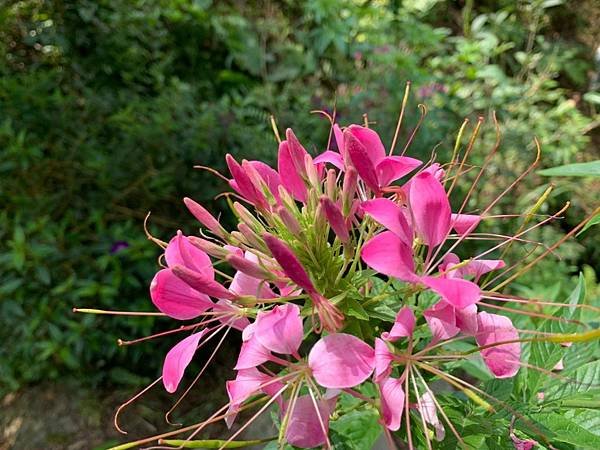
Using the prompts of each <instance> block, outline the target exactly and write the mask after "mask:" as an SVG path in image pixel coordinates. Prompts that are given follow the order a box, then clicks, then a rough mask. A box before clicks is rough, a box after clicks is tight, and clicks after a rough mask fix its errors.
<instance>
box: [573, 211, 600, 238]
mask: <svg viewBox="0 0 600 450" xmlns="http://www.w3.org/2000/svg"><path fill="white" fill-rule="evenodd" d="M599 223H600V213H598V214H596V215H595V216H594V217H592V218H591V219H590V220H588V222H587V223H586V224H585V225H584V227H583V228H582V229H581V231H579V233H577V236H579V235H580V234H583V233H584V232H585V231H587V230H588V228H591V227H593V226H594V225H598V224H599Z"/></svg>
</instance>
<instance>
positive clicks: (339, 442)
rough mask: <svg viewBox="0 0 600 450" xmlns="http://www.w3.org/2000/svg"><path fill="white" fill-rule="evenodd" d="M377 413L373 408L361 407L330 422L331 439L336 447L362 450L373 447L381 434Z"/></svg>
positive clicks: (346, 449)
mask: <svg viewBox="0 0 600 450" xmlns="http://www.w3.org/2000/svg"><path fill="white" fill-rule="evenodd" d="M378 421H379V414H378V413H377V412H376V411H375V410H373V409H362V410H360V411H352V412H350V413H348V414H344V415H343V416H342V417H340V418H339V419H337V420H334V421H332V422H330V425H329V428H330V430H331V435H330V437H331V441H332V444H334V446H335V447H336V448H340V449H342V448H343V449H345V450H364V449H366V448H373V445H375V441H377V439H378V438H379V435H380V434H381V426H380V425H379V422H378Z"/></svg>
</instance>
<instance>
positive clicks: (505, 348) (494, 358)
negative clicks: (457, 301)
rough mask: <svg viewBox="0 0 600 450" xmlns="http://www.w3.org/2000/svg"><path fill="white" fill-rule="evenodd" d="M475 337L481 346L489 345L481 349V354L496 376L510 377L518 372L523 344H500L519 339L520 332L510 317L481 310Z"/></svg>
mask: <svg viewBox="0 0 600 450" xmlns="http://www.w3.org/2000/svg"><path fill="white" fill-rule="evenodd" d="M475 338H476V340H477V344H478V345H479V346H481V347H484V346H489V347H487V348H484V349H483V350H481V356H482V357H483V361H484V362H485V364H486V365H487V366H488V368H489V369H490V371H491V372H492V373H493V374H494V376H495V377H496V378H510V377H513V376H515V375H516V374H517V372H518V370H519V367H520V357H521V345H520V344H519V342H509V343H506V344H499V343H500V342H506V341H516V340H518V339H519V333H518V332H517V330H516V328H515V327H514V326H513V324H512V322H511V321H510V319H509V318H508V317H504V316H499V315H497V314H489V313H486V312H480V313H479V314H478V315H477V335H476V337H475ZM496 344H498V345H496Z"/></svg>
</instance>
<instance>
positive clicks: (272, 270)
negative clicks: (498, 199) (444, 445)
mask: <svg viewBox="0 0 600 450" xmlns="http://www.w3.org/2000/svg"><path fill="white" fill-rule="evenodd" d="M332 129H333V136H334V138H335V141H336V144H337V149H339V151H335V150H332V149H330V148H329V146H328V149H327V150H326V151H325V152H323V153H322V154H320V155H319V156H317V157H316V158H313V157H312V156H311V155H310V154H309V153H308V152H307V151H306V150H305V148H304V147H303V146H302V145H301V144H300V142H299V141H298V139H297V138H296V136H295V135H294V133H293V132H292V131H291V130H289V129H288V130H287V132H286V139H285V140H283V141H282V142H281V143H280V145H279V152H278V164H277V169H274V168H272V167H270V166H269V165H267V164H265V163H263V162H261V161H246V160H244V161H242V162H241V163H240V162H238V161H236V160H235V159H234V158H233V157H232V156H231V155H227V158H226V160H227V165H228V167H229V171H230V173H231V179H229V185H230V186H231V188H232V189H233V191H234V193H232V194H231V195H230V200H231V201H230V204H231V206H232V209H233V212H234V214H235V216H236V217H237V219H238V225H237V229H236V230H233V231H228V230H226V229H225V228H224V227H223V226H222V225H221V224H220V223H219V221H218V220H217V219H216V218H215V217H214V216H213V215H212V214H211V213H210V212H209V211H208V210H207V209H205V208H204V207H202V206H201V205H199V204H198V203H196V202H194V201H193V200H190V199H187V198H186V199H185V204H186V206H187V207H188V209H189V210H190V212H191V213H192V214H193V215H194V216H195V217H196V219H198V221H199V222H200V223H201V224H202V226H203V230H202V235H201V237H200V236H185V235H183V234H182V233H181V232H178V233H177V235H176V236H175V237H173V238H172V239H171V241H170V242H169V243H168V245H166V247H165V249H164V262H165V268H163V269H162V270H160V271H159V272H158V273H157V274H156V276H155V277H154V280H153V281H152V284H151V287H150V294H151V298H152V301H153V303H154V305H155V306H156V307H157V308H158V309H159V310H160V311H161V312H162V313H164V314H166V315H168V316H170V317H172V318H173V319H176V320H180V321H189V320H192V319H197V318H202V319H201V321H200V322H194V323H192V324H191V325H185V326H183V327H182V328H180V330H184V331H185V330H189V331H190V332H191V334H190V335H189V336H187V337H186V338H185V339H183V340H181V341H180V342H179V343H178V344H176V345H175V346H174V347H173V348H172V349H171V350H170V351H169V352H168V354H167V356H166V358H165V361H164V366H163V374H162V382H163V384H164V387H165V389H166V390H167V391H168V392H170V393H173V392H175V391H177V389H178V387H179V385H180V384H181V381H182V379H183V377H184V373H185V370H186V368H187V367H188V365H189V364H190V362H191V361H192V359H193V358H194V354H195V353H196V351H197V349H198V348H200V347H202V346H203V345H205V343H206V342H208V341H210V340H211V339H213V338H214V336H216V335H217V334H218V333H221V332H222V333H225V334H226V333H228V332H229V331H230V330H237V331H240V332H241V340H242V344H241V348H240V351H239V357H238V360H237V364H236V365H235V367H234V369H235V371H236V373H237V376H236V377H235V379H233V380H230V381H228V382H227V383H226V389H227V393H228V395H229V399H230V402H229V404H228V405H227V412H226V413H225V414H224V415H223V418H224V419H225V420H226V422H227V424H228V425H229V426H231V424H232V423H233V422H234V420H235V417H236V415H237V413H238V412H239V411H240V409H241V408H243V406H244V405H245V404H247V403H248V402H249V401H251V400H252V399H256V398H257V396H260V397H263V398H264V399H265V400H266V402H267V403H266V404H267V405H271V404H273V403H275V404H277V405H278V408H279V415H280V426H281V429H282V431H281V433H280V438H281V439H284V440H285V441H287V442H288V443H290V444H292V445H295V446H298V447H303V448H311V447H315V446H320V445H325V446H327V447H330V442H329V438H328V429H329V421H330V417H331V415H332V414H333V413H334V411H335V409H336V402H337V400H338V397H339V396H340V395H341V393H342V392H345V393H347V394H350V395H354V396H356V397H357V398H359V399H361V401H364V402H365V403H369V404H371V405H372V406H374V407H376V408H377V409H378V411H379V413H380V418H381V423H382V425H383V426H384V427H385V429H386V430H391V431H395V430H398V429H400V428H401V426H402V417H403V413H404V412H406V411H407V410H408V409H409V408H413V409H417V410H418V411H419V412H420V414H421V416H422V418H423V425H426V426H431V427H432V428H433V430H435V436H436V438H438V439H442V438H443V436H444V426H443V424H442V422H441V421H440V419H438V415H437V412H439V409H440V407H439V403H438V402H437V401H436V399H435V392H433V391H432V390H431V389H429V388H428V387H427V386H425V388H424V389H421V390H420V391H416V390H415V391H413V392H412V394H411V392H409V384H408V378H407V375H408V373H409V372H410V370H411V367H417V366H419V364H426V358H427V357H429V356H431V355H432V354H435V352H436V351H437V350H439V349H441V348H442V346H443V345H444V344H445V343H447V342H451V341H452V340H453V339H455V338H456V337H457V335H460V336H461V338H465V339H468V338H469V337H471V340H472V342H473V343H474V345H475V346H477V347H478V348H479V353H480V355H481V357H482V358H483V362H484V363H485V364H486V365H487V367H488V368H489V370H490V372H491V373H492V374H493V375H494V376H495V377H498V378H505V377H512V376H514V375H515V374H516V373H517V371H518V369H519V366H520V344H519V342H518V341H519V336H518V333H517V330H516V329H515V327H514V326H513V324H512V323H511V320H510V319H509V318H507V317H505V316H501V315H496V314H491V313H488V312H484V311H479V309H478V304H480V301H481V300H482V298H483V296H484V295H485V292H484V291H483V290H482V288H480V286H479V284H478V283H479V280H480V279H481V278H482V276H483V275H485V274H486V273H488V272H491V271H494V270H498V269H501V268H503V267H504V262H503V261H501V260H490V259H482V258H481V256H470V257H466V256H465V255H462V256H461V257H459V256H458V255H457V253H458V252H456V253H455V250H456V248H457V246H458V244H460V243H461V242H462V241H464V239H466V238H467V237H468V236H470V235H472V233H474V230H475V229H476V228H477V227H478V226H479V224H480V222H481V220H482V219H485V217H482V216H480V215H475V214H463V213H462V211H460V210H459V211H457V212H456V213H453V212H452V209H451V205H450V201H449V198H448V193H447V186H446V184H447V182H448V177H447V174H446V170H444V168H443V167H442V166H440V165H439V164H437V163H433V164H429V165H425V164H423V163H422V162H421V161H419V160H417V159H414V158H410V157H407V156H397V155H393V154H392V151H390V152H389V153H388V152H386V149H385V147H384V145H383V144H382V142H381V139H380V137H379V136H378V134H377V133H376V132H375V131H373V130H372V129H370V128H367V127H363V126H358V125H350V126H348V127H345V128H344V129H342V128H340V127H339V126H338V125H337V124H334V125H333V127H332ZM236 199H237V200H236ZM223 263H226V264H228V265H229V266H231V267H232V268H233V269H234V270H235V273H234V275H233V276H232V277H231V276H229V275H228V274H227V273H226V271H225V272H224V271H223V270H222V267H221V265H222V264H223ZM380 285H385V287H384V288H383V291H381V290H380V291H378V292H377V294H372V292H373V291H374V289H375V287H376V286H380ZM392 285H394V286H396V287H397V286H398V285H400V286H402V289H403V290H402V291H400V292H401V293H402V294H403V295H402V298H401V299H400V301H399V302H398V306H397V311H395V312H396V313H397V315H396V318H395V321H394V322H393V323H392V322H390V323H389V324H386V323H385V322H382V321H381V319H380V318H378V317H377V316H376V315H371V314H370V311H371V310H370V309H369V308H368V304H369V303H370V304H373V303H374V302H375V303H376V302H377V301H380V300H384V299H385V298H386V295H392V294H394V295H397V294H398V291H397V290H392V288H391V286H392ZM386 287H387V288H389V290H385V289H386ZM349 297H352V299H353V302H354V303H358V304H359V305H360V308H361V309H363V313H364V314H366V315H367V317H366V318H365V317H363V318H361V319H357V317H356V313H355V312H354V313H352V312H351V311H350V308H351V306H349V305H350V303H348V301H349V300H348V298H349ZM425 297H427V298H429V299H433V300H432V302H430V303H429V304H426V302H425V300H423V301H421V300H419V301H417V299H421V298H425ZM423 302H425V303H423ZM363 307H364V308H363ZM359 321H360V322H362V326H358V327H357V326H353V325H356V323H357V322H359ZM359 325H360V324H359ZM417 329H418V330H419V333H418V337H417V335H416V330H417ZM357 330H367V331H362V332H357ZM423 336H426V337H425V338H424V337H423ZM435 367H436V369H435V370H438V369H437V367H439V366H437V365H436V366H435ZM432 370H433V369H432ZM363 383H373V384H374V386H376V388H377V392H378V393H379V394H378V398H371V397H368V396H365V395H364V394H362V393H361V389H360V385H361V384H363ZM386 432H388V433H389V431H386ZM232 438H233V436H232Z"/></svg>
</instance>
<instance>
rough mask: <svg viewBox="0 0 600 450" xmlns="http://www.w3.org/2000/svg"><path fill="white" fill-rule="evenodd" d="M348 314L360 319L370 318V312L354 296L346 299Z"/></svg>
mask: <svg viewBox="0 0 600 450" xmlns="http://www.w3.org/2000/svg"><path fill="white" fill-rule="evenodd" d="M344 303H345V306H346V307H345V308H344V310H345V311H346V314H348V315H349V316H352V317H356V318H357V319H360V320H369V314H367V312H366V311H365V309H364V308H363V307H362V305H361V304H360V303H359V302H358V301H357V300H356V299H354V298H352V297H348V298H346V300H345V301H344Z"/></svg>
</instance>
